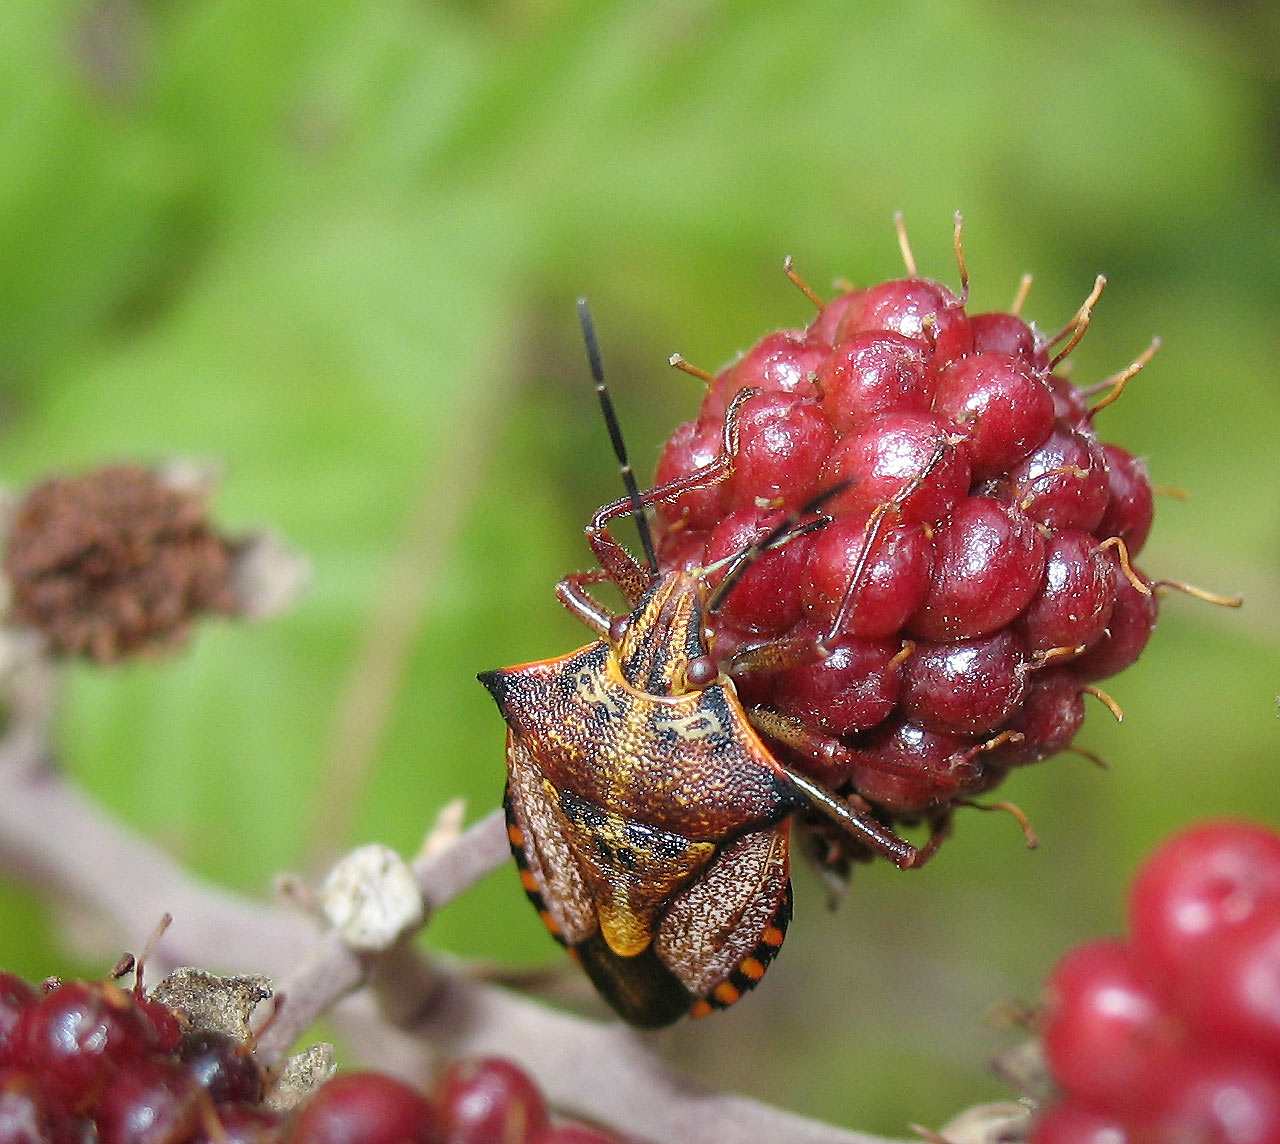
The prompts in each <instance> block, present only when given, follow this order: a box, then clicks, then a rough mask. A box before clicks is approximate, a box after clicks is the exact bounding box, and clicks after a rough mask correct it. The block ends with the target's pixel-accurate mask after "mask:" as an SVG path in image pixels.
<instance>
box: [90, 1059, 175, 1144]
mask: <svg viewBox="0 0 1280 1144" xmlns="http://www.w3.org/2000/svg"><path fill="white" fill-rule="evenodd" d="M199 1092H200V1088H199V1086H198V1085H197V1084H196V1082H195V1080H194V1079H193V1078H192V1077H191V1074H190V1073H189V1072H188V1071H187V1070H186V1069H185V1068H183V1067H182V1066H181V1065H180V1064H178V1063H177V1062H176V1061H171V1060H166V1059H164V1058H163V1057H151V1058H147V1059H145V1060H136V1061H130V1062H128V1063H127V1064H125V1065H122V1066H121V1067H120V1068H118V1069H116V1070H115V1071H114V1072H113V1073H112V1075H111V1081H110V1083H109V1084H108V1085H107V1086H106V1087H105V1088H104V1089H103V1091H102V1093H101V1095H100V1096H99V1097H98V1100H97V1102H96V1104H95V1106H94V1108H93V1118H94V1122H95V1123H96V1124H97V1126H98V1139H99V1141H100V1142H101V1144H177V1142H179V1141H185V1140H187V1139H188V1138H189V1137H190V1136H191V1135H192V1133H193V1132H194V1131H195V1129H196V1126H197V1123H198V1120H199V1115H200V1097H199Z"/></svg>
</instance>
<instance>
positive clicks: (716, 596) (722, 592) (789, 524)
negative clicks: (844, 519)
mask: <svg viewBox="0 0 1280 1144" xmlns="http://www.w3.org/2000/svg"><path fill="white" fill-rule="evenodd" d="M852 483H853V482H852V481H841V482H840V483H839V484H838V485H832V486H831V488H829V489H824V490H823V491H822V492H820V493H819V494H818V495H817V496H815V497H813V498H812V499H810V500H808V501H806V502H805V503H804V504H802V505H801V506H800V507H799V508H798V509H796V511H795V512H791V513H788V514H787V516H786V519H784V520H783V521H782V522H781V523H779V524H778V526H777V527H776V528H774V529H772V530H771V531H770V532H768V533H766V534H765V535H764V536H763V537H761V538H760V539H759V540H756V541H754V542H752V543H751V544H748V545H747V547H746V548H744V549H742V550H741V551H740V552H736V553H734V555H733V556H730V557H729V558H728V560H727V563H728V569H727V570H726V571H725V574H724V578H723V579H722V580H721V581H720V583H719V584H717V585H716V586H715V588H713V589H712V591H711V593H710V594H709V595H708V596H707V605H706V607H707V614H708V615H712V614H714V613H715V611H716V609H717V608H719V607H720V605H721V604H723V603H724V601H725V597H726V596H728V595H729V593H730V592H731V591H733V587H734V585H735V584H737V582H738V581H739V580H741V579H742V576H743V573H745V572H746V570H747V569H748V568H750V567H751V565H752V564H753V563H755V561H756V560H758V559H759V558H760V554H761V553H763V552H767V551H768V550H769V549H771V548H777V547H778V546H779V545H781V544H785V543H786V542H787V541H788V540H792V539H794V538H795V537H797V536H803V535H804V534H805V533H806V532H815V531H817V530H818V529H820V528H826V527H827V525H828V524H830V523H831V522H830V521H829V520H828V519H827V518H826V517H819V518H818V519H817V520H810V521H807V522H806V523H804V524H801V523H800V522H801V521H802V520H804V518H805V517H806V516H808V515H809V514H810V513H811V512H817V511H818V509H820V508H821V507H822V506H823V505H824V504H826V503H827V501H829V500H831V498H832V497H836V496H839V495H840V494H841V493H842V492H844V490H845V489H847V488H848V487H849V486H850V485H851V484H852ZM712 567H713V568H714V567H715V565H712Z"/></svg>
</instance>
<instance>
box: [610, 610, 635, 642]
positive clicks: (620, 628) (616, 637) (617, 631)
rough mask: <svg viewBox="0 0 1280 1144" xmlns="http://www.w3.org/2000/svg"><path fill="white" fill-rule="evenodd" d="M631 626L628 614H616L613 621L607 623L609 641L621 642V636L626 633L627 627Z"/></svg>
mask: <svg viewBox="0 0 1280 1144" xmlns="http://www.w3.org/2000/svg"><path fill="white" fill-rule="evenodd" d="M630 626H631V617H630V616H617V617H615V618H614V621H613V623H611V624H610V625H609V642H610V643H611V644H614V645H617V644H620V643H621V642H622V637H623V636H625V635H626V634H627V629H628V628H629V627H630Z"/></svg>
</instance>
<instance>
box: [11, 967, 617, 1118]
mask: <svg viewBox="0 0 1280 1144" xmlns="http://www.w3.org/2000/svg"><path fill="white" fill-rule="evenodd" d="M270 1079H271V1078H270V1077H269V1076H268V1075H267V1074H266V1073H264V1071H263V1070H262V1069H261V1068H260V1067H259V1065H258V1063H257V1061H256V1060H255V1059H254V1056H253V1052H252V1048H251V1046H249V1045H247V1044H246V1043H245V1042H243V1041H240V1040H237V1039H236V1038H234V1037H231V1036H229V1035H227V1034H225V1033H219V1032H213V1031H210V1030H198V1029H193V1028H188V1027H187V1026H186V1023H185V1022H184V1021H183V1020H182V1019H181V1018H180V1017H179V1016H178V1015H175V1014H174V1013H173V1012H172V1011H170V1010H169V1009H168V1008H166V1007H165V1006H164V1005H162V1004H160V1003H158V1002H155V1001H151V1000H149V999H147V998H146V997H144V996H143V995H142V994H141V993H140V992H136V991H127V990H125V989H123V988H121V987H120V986H119V985H117V984H116V983H114V982H110V981H108V982H105V983H87V982H67V983H64V984H57V985H54V986H53V987H52V988H49V989H47V990H46V991H44V992H41V991H40V990H38V989H35V988H33V987H32V986H31V985H29V984H28V983H27V982H25V981H23V980H22V979H21V978H20V977H15V976H14V975H13V974H9V973H0V1144H491V1142H494V1141H501V1142H502V1144H619V1142H618V1140H617V1139H616V1138H615V1137H613V1136H611V1135H608V1134H606V1133H604V1132H602V1131H598V1130H596V1129H594V1128H588V1127H587V1126H585V1125H581V1124H571V1123H561V1124H559V1125H553V1124H552V1123H551V1118H550V1115H549V1113H548V1111H547V1105H546V1102H545V1100H544V1099H543V1097H542V1095H541V1093H540V1092H539V1091H538V1089H537V1088H536V1087H535V1086H534V1084H533V1082H532V1081H531V1080H530V1079H529V1077H528V1076H527V1075H526V1074H525V1073H524V1072H523V1071H522V1070H521V1069H519V1068H518V1067H516V1066H515V1065H514V1064H511V1063H510V1062H508V1061H504V1060H499V1059H496V1058H484V1059H479V1060H471V1061H460V1062H457V1063H455V1064H454V1065H452V1066H451V1067H450V1068H449V1069H448V1070H447V1071H446V1073H445V1074H444V1076H443V1077H442V1078H441V1081H440V1083H439V1085H438V1086H437V1090H436V1092H435V1095H434V1097H432V1098H430V1099H429V1098H428V1097H426V1096H424V1095H423V1094H422V1093H420V1092H419V1091H418V1090H417V1089H415V1088H413V1087H412V1086H410V1085H408V1084H405V1083H404V1082H403V1081H400V1080H396V1079H395V1078H393V1077H389V1076H385V1075H382V1074H380V1073H372V1072H362V1073H347V1074H341V1075H339V1076H337V1077H334V1078H333V1079H332V1080H329V1081H327V1082H325V1083H324V1084H322V1085H321V1086H320V1087H319V1088H317V1089H316V1090H315V1092H314V1093H312V1094H311V1095H310V1096H309V1097H308V1098H307V1099H306V1100H305V1102H304V1103H303V1104H302V1105H301V1106H300V1107H299V1108H298V1109H296V1110H295V1111H293V1112H291V1113H287V1114H286V1113H282V1112H279V1111H277V1110H275V1109H274V1108H272V1107H270V1106H269V1105H268V1104H267V1103H264V1097H265V1096H266V1095H267V1093H268V1089H269V1081H270Z"/></svg>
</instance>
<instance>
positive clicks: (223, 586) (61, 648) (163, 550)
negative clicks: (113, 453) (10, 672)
mask: <svg viewBox="0 0 1280 1144" xmlns="http://www.w3.org/2000/svg"><path fill="white" fill-rule="evenodd" d="M233 554H234V552H233V546H232V545H231V544H230V542H228V541H227V540H225V539H224V538H222V537H220V536H218V535H217V533H215V532H214V531H213V529H212V528H211V527H210V524H209V521H208V517H207V506H206V504H205V500H204V497H203V496H201V495H200V494H199V493H197V492H192V491H190V490H186V489H180V488H176V487H173V486H172V485H170V484H167V483H166V482H165V481H164V480H163V479H162V477H161V476H160V475H159V474H158V473H156V472H154V471H151V470H149V469H144V468H141V467H138V466H135V465H110V466H107V467H104V468H101V469H97V470H95V471H93V472H91V473H87V474H85V475H83V476H74V477H55V478H53V479H52V480H48V481H45V482H44V483H42V484H39V485H36V486H35V487H34V488H32V489H31V490H30V491H29V492H28V493H27V494H26V496H25V497H24V498H23V499H22V500H21V501H20V502H19V503H18V504H17V506H16V507H15V510H14V516H13V520H12V523H11V526H10V531H9V536H8V540H7V544H6V552H5V558H4V569H5V572H6V573H7V574H8V576H9V580H10V585H11V592H12V599H11V604H10V620H11V622H12V623H14V624H17V625H25V626H30V627H33V628H35V629H37V630H38V631H40V632H41V633H42V634H43V635H44V637H45V638H46V639H47V641H48V644H49V647H50V650H51V651H52V652H53V653H54V654H57V655H84V656H88V657H90V658H91V659H95V660H98V661H99V662H109V661H114V660H118V659H121V658H122V657H124V656H127V655H130V654H135V653H138V652H156V651H162V650H166V649H169V648H172V647H175V646H177V645H179V644H181V643H182V642H183V640H184V639H185V637H186V635H187V633H188V631H189V630H190V627H191V624H192V621H193V620H194V619H195V617H196V616H197V615H198V614H199V613H200V612H204V611H215V612H234V611H236V600H235V597H234V595H233V593H232V591H231V588H230V583H229V576H230V572H231V561H232V557H233Z"/></svg>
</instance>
